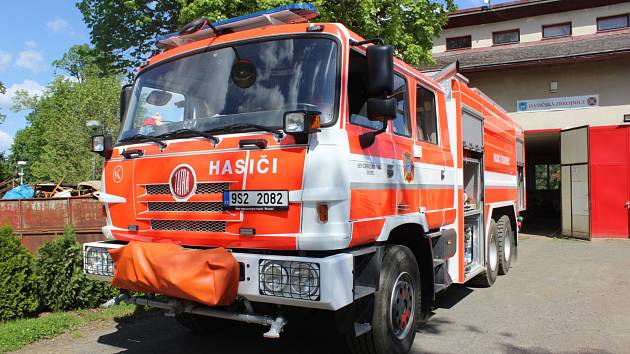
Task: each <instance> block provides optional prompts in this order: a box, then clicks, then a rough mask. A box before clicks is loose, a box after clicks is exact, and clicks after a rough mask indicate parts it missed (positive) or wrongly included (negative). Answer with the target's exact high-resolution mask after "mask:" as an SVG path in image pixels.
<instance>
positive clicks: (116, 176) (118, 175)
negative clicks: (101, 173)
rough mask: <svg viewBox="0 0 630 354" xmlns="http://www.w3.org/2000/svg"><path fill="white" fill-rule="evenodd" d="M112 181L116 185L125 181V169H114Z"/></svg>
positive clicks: (120, 167) (118, 167)
mask: <svg viewBox="0 0 630 354" xmlns="http://www.w3.org/2000/svg"><path fill="white" fill-rule="evenodd" d="M112 179H113V180H114V183H120V182H121V181H122V179H123V167H122V166H121V165H118V166H116V167H114V171H113V172H112Z"/></svg>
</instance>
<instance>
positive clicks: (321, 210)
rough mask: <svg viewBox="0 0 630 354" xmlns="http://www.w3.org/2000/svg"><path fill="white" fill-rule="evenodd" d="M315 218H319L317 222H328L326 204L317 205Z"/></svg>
mask: <svg viewBox="0 0 630 354" xmlns="http://www.w3.org/2000/svg"><path fill="white" fill-rule="evenodd" d="M317 216H318V217H319V222H322V223H325V222H328V204H326V203H322V204H317Z"/></svg>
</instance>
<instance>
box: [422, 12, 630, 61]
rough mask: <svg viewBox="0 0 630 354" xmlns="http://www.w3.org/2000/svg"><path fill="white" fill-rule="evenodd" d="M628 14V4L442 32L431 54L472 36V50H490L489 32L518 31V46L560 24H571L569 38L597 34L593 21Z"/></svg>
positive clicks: (532, 40) (434, 40) (443, 50)
mask: <svg viewBox="0 0 630 354" xmlns="http://www.w3.org/2000/svg"><path fill="white" fill-rule="evenodd" d="M627 13H630V3H621V4H614V5H608V6H601V7H595V8H590V9H583V10H575V11H568V12H563V13H557V14H549V15H542V16H534V17H527V18H521V19H516V20H510V21H504V22H496V23H488V24H481V25H475V26H466V27H458V28H451V29H445V30H444V31H442V33H441V35H440V36H439V37H436V38H434V39H433V53H434V54H435V53H443V52H445V51H446V38H452V37H461V36H468V35H470V36H472V47H473V48H483V47H490V46H492V32H498V31H505V30H511V29H515V28H518V29H520V32H521V38H520V40H521V43H525V42H535V41H539V40H541V39H542V26H543V25H551V24H556V23H562V22H569V21H571V22H572V31H573V36H582V35H587V34H594V33H597V18H598V17H606V16H613V15H620V14H627Z"/></svg>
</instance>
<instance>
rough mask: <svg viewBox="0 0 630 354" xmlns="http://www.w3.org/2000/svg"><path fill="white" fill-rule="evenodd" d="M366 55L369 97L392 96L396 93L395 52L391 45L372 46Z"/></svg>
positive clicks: (368, 48)
mask: <svg viewBox="0 0 630 354" xmlns="http://www.w3.org/2000/svg"><path fill="white" fill-rule="evenodd" d="M366 55H367V74H368V94H369V96H370V97H387V96H389V95H391V94H392V93H393V92H394V50H393V49H392V47H391V46H389V45H371V46H369V47H367V49H366Z"/></svg>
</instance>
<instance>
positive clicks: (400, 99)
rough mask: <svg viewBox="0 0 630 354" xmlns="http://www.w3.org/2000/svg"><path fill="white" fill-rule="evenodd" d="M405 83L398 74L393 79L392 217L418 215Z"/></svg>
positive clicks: (409, 116)
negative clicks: (393, 203)
mask: <svg viewBox="0 0 630 354" xmlns="http://www.w3.org/2000/svg"><path fill="white" fill-rule="evenodd" d="M408 93H409V82H408V80H407V79H406V77H405V76H404V75H402V74H399V73H395V75H394V94H393V97H394V98H396V101H397V112H396V118H395V119H394V120H392V121H391V123H390V126H389V130H390V131H391V136H392V142H393V144H394V152H395V164H396V166H395V174H396V179H395V183H396V213H397V214H407V213H417V212H418V199H419V197H418V188H417V180H416V179H417V176H416V174H415V160H414V158H413V147H414V139H413V128H412V123H411V115H410V114H409V98H408V97H409V95H408Z"/></svg>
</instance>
